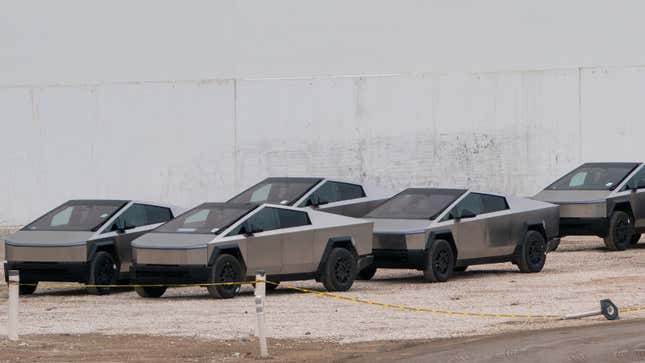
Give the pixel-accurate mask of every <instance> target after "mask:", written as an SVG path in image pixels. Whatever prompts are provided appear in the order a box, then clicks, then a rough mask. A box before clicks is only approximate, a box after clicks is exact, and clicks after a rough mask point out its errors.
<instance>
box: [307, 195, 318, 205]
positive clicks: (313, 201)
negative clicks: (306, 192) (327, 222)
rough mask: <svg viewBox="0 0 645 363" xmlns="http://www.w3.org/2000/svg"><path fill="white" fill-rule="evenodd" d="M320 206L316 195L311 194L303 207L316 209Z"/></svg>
mask: <svg viewBox="0 0 645 363" xmlns="http://www.w3.org/2000/svg"><path fill="white" fill-rule="evenodd" d="M319 205H320V197H319V196H318V195H316V194H312V195H311V196H310V197H309V199H307V203H305V207H313V208H317V207H318V206H319Z"/></svg>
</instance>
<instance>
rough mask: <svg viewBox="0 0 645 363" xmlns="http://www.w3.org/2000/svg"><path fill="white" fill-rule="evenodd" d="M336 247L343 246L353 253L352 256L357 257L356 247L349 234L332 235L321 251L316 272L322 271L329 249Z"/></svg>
mask: <svg viewBox="0 0 645 363" xmlns="http://www.w3.org/2000/svg"><path fill="white" fill-rule="evenodd" d="M336 247H342V248H345V249H347V250H349V251H350V252H351V253H352V254H354V257H356V258H358V252H356V247H355V246H354V242H353V239H352V237H351V236H339V237H332V238H330V239H329V240H327V245H326V246H325V250H324V251H323V254H322V257H321V258H320V262H319V263H318V268H317V269H316V271H317V273H318V274H320V273H321V272H322V270H323V267H324V266H325V263H327V258H328V257H329V254H330V253H331V250H333V249H334V248H336Z"/></svg>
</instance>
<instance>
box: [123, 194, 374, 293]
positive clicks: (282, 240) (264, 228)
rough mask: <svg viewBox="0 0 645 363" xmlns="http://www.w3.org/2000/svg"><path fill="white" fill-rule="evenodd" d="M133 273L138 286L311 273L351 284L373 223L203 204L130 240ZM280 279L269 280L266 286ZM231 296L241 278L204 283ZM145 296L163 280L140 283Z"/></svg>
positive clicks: (334, 286) (282, 209) (333, 286)
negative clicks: (260, 273)
mask: <svg viewBox="0 0 645 363" xmlns="http://www.w3.org/2000/svg"><path fill="white" fill-rule="evenodd" d="M132 249H133V264H132V277H133V279H134V281H135V282H136V283H137V284H139V285H155V284H157V285H161V284H166V285H167V284H208V283H217V282H243V281H249V280H253V279H254V276H255V273H256V271H258V270H264V271H265V272H266V274H267V279H269V280H270V281H275V282H280V281H290V280H308V279H316V280H317V281H320V282H322V283H323V285H324V286H325V288H326V289H327V290H329V291H345V290H348V289H349V288H350V287H351V286H352V284H353V282H354V279H355V277H356V273H357V271H358V270H359V269H362V268H364V267H365V266H368V265H370V264H371V262H372V256H371V253H372V222H369V221H365V220H361V219H356V218H351V217H345V216H341V215H336V214H332V213H325V212H319V211H316V210H313V209H307V208H295V207H287V206H283V205H277V204H251V203H247V204H236V203H204V204H201V205H199V206H197V207H195V208H194V209H191V210H190V211H188V212H186V213H184V214H182V215H181V216H179V217H177V218H175V219H174V220H172V221H170V222H168V223H166V224H164V225H162V226H161V227H159V228H157V229H156V230H155V231H153V232H151V233H149V234H147V235H145V236H142V237H140V238H138V239H136V240H134V241H133V242H132ZM276 286H277V285H274V284H267V287H268V288H269V289H272V288H275V287H276ZM207 289H208V292H209V294H210V295H211V296H213V297H215V298H232V297H234V296H236V295H237V294H238V293H239V291H240V285H238V284H235V285H219V286H216V285H210V286H209V285H207ZM135 290H136V291H137V293H138V294H139V295H140V296H142V297H160V296H161V295H163V294H164V293H165V291H166V287H157V286H140V287H137V288H136V289H135Z"/></svg>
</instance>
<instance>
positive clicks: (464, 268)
mask: <svg viewBox="0 0 645 363" xmlns="http://www.w3.org/2000/svg"><path fill="white" fill-rule="evenodd" d="M466 269H468V266H455V268H453V269H452V270H453V271H455V272H465V271H466Z"/></svg>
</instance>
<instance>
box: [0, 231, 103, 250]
mask: <svg viewBox="0 0 645 363" xmlns="http://www.w3.org/2000/svg"><path fill="white" fill-rule="evenodd" d="M93 235H94V232H75V231H18V232H16V233H14V234H11V235H9V236H7V237H5V238H4V240H5V243H6V244H7V245H9V246H30V247H64V246H78V245H84V244H86V243H87V241H88V240H89V239H90V238H92V236H93Z"/></svg>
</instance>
